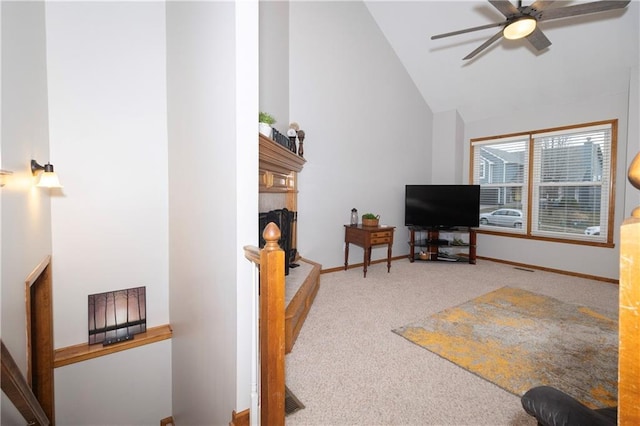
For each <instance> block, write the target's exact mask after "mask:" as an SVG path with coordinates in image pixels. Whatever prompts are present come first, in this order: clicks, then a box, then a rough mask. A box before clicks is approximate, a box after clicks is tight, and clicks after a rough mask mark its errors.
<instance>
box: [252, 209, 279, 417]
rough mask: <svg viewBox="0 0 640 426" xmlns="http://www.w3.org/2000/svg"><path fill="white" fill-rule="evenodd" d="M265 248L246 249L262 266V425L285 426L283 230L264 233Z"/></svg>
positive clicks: (271, 226) (269, 229) (270, 229)
mask: <svg viewBox="0 0 640 426" xmlns="http://www.w3.org/2000/svg"><path fill="white" fill-rule="evenodd" d="M262 236H263V238H264V240H265V242H266V243H265V246H264V248H263V249H261V250H259V249H258V248H256V247H252V246H247V247H245V248H244V251H245V257H246V258H247V259H249V260H251V261H252V262H254V263H256V264H258V265H260V284H259V289H260V290H259V291H260V293H259V294H260V296H259V342H260V343H259V348H260V349H259V350H260V395H259V400H260V424H263V425H269V426H280V425H284V415H285V406H284V400H285V382H284V363H285V276H284V251H283V250H282V249H281V248H280V246H279V245H278V240H279V239H280V229H278V227H277V226H276V224H274V223H273V222H271V223H269V224H268V225H267V226H266V227H265V229H264V232H263V233H262Z"/></svg>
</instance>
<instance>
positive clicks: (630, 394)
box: [618, 153, 640, 426]
mask: <svg viewBox="0 0 640 426" xmlns="http://www.w3.org/2000/svg"><path fill="white" fill-rule="evenodd" d="M629 181H630V182H631V184H632V185H633V186H634V187H636V188H638V189H640V153H639V154H638V155H636V157H635V159H634V160H633V161H632V162H631V166H630V167H629ZM619 298H620V311H619V343H620V347H619V353H618V424H619V425H621V426H626V425H637V424H640V207H636V208H635V209H634V210H633V212H632V213H631V217H629V218H627V219H626V220H625V221H624V222H623V224H622V227H621V229H620V289H619Z"/></svg>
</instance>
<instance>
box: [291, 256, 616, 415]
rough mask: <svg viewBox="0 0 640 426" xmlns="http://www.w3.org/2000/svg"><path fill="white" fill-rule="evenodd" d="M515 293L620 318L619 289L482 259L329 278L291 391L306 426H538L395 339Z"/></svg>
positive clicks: (302, 339) (490, 389) (295, 355)
mask: <svg viewBox="0 0 640 426" xmlns="http://www.w3.org/2000/svg"><path fill="white" fill-rule="evenodd" d="M504 286H510V287H517V288H523V289H525V290H529V291H533V292H536V293H540V294H545V295H548V296H551V297H554V298H557V299H559V300H562V301H565V302H567V303H575V304H581V305H585V306H593V307H600V308H603V309H607V310H613V311H617V305H618V286H617V285H614V284H608V283H603V282H600V281H593V280H586V279H581V278H576V277H571V276H565V275H560V274H554V273H549V272H543V271H533V272H530V271H524V270H520V269H517V268H514V267H512V266H509V265H503V264H499V263H495V262H489V261H485V260H479V261H478V263H477V264H476V265H468V264H462V263H455V264H451V263H447V262H442V263H438V262H433V263H429V262H420V263H419V262H416V263H409V261H408V260H398V261H395V262H393V264H392V267H391V272H390V273H387V270H386V265H384V264H375V265H372V266H371V267H370V268H369V271H368V273H367V278H363V277H362V270H361V269H357V268H354V269H349V270H348V271H340V272H333V273H330V274H323V275H322V276H321V284H320V290H319V292H318V295H317V297H316V300H315V302H314V304H313V306H312V308H311V310H310V312H309V315H308V317H307V320H306V322H305V324H304V326H303V328H302V331H301V333H300V335H299V337H298V340H297V341H296V344H295V346H294V348H293V351H292V352H291V353H290V354H288V355H287V357H286V377H287V378H286V382H287V386H288V387H289V389H291V391H292V392H293V393H294V394H295V395H296V396H297V397H298V399H300V400H301V401H302V403H303V404H304V405H305V408H304V409H302V410H300V411H297V412H296V413H293V414H291V415H289V416H287V417H286V424H287V425H289V426H296V425H324V426H347V425H371V426H373V425H531V426H534V425H535V424H536V422H535V421H534V420H533V419H532V418H530V417H529V416H528V415H526V413H524V411H523V410H522V408H521V405H520V399H519V398H518V397H517V396H515V395H513V394H511V393H509V392H507V391H504V390H502V389H501V388H499V387H498V386H496V385H494V384H492V383H489V382H488V381H486V380H484V379H482V378H480V377H478V376H476V375H474V374H473V373H470V372H468V371H466V370H464V369H462V368H460V367H458V366H456V365H454V364H452V363H451V362H449V361H447V360H445V359H443V358H441V357H439V356H438V355H435V354H433V353H431V352H429V351H426V350H424V349H423V348H420V347H419V346H417V345H413V344H410V343H408V342H407V341H406V340H405V339H404V338H402V337H400V336H398V335H397V334H395V333H393V332H392V331H391V330H393V329H395V328H398V327H400V326H402V325H405V324H408V323H411V322H415V321H417V320H419V319H422V318H425V317H426V316H428V315H431V314H434V313H437V312H440V311H442V310H444V309H446V308H449V307H452V306H456V305H459V304H461V303H463V302H465V301H467V300H470V299H473V298H475V297H478V296H480V295H482V294H485V293H488V292H490V291H493V290H496V289H498V288H501V287H504Z"/></svg>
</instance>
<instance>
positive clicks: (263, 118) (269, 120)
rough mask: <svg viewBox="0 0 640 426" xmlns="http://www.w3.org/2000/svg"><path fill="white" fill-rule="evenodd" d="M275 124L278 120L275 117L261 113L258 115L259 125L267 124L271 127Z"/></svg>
mask: <svg viewBox="0 0 640 426" xmlns="http://www.w3.org/2000/svg"><path fill="white" fill-rule="evenodd" d="M275 122H276V119H275V118H273V116H272V115H271V114H269V113H267V112H262V111H260V114H258V123H265V124H268V125H270V126H271V125H272V124H273V123H275Z"/></svg>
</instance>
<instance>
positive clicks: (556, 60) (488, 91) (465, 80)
mask: <svg viewBox="0 0 640 426" xmlns="http://www.w3.org/2000/svg"><path fill="white" fill-rule="evenodd" d="M365 3H366V5H367V7H368V8H369V11H370V12H371V14H372V15H373V17H374V19H375V20H376V22H377V23H378V25H379V27H380V29H381V30H382V32H383V33H384V34H385V36H386V37H387V39H388V40H389V43H390V44H391V46H392V47H393V49H394V50H395V51H396V53H397V55H398V57H399V58H400V60H401V61H402V63H403V64H404V66H405V67H406V69H407V71H408V73H409V74H410V76H411V77H412V79H413V80H414V82H415V84H416V86H417V87H418V90H420V92H421V93H422V96H423V97H424V99H425V100H426V102H427V104H428V105H429V106H430V107H431V109H432V110H433V112H434V113H438V112H444V111H451V110H454V109H455V110H458V112H459V113H460V115H461V116H462V118H463V120H465V121H466V122H473V121H476V120H482V119H485V118H488V117H493V116H502V115H505V114H508V113H509V112H511V111H514V110H518V109H523V108H526V109H530V108H531V107H532V105H533V106H536V105H541V106H543V105H545V104H562V103H565V102H571V103H574V102H576V101H578V102H579V101H580V100H581V99H585V100H586V99H589V98H592V97H593V96H594V95H595V96H600V95H606V94H609V93H621V92H625V91H626V90H627V87H628V83H629V73H630V72H632V71H633V72H638V51H639V49H640V48H639V44H640V32H639V31H640V30H639V28H640V18H639V16H640V14H639V9H640V2H639V1H638V0H632V1H631V3H630V4H629V5H628V6H627V7H626V8H625V9H622V10H617V11H608V12H602V13H596V14H591V15H584V16H577V17H572V18H565V19H557V20H551V21H544V22H540V23H539V27H540V29H541V30H543V31H544V34H545V35H546V36H547V38H549V40H550V41H551V42H552V45H551V46H550V47H549V48H547V49H545V50H544V51H541V52H536V50H535V49H534V48H532V47H531V46H530V45H529V42H528V41H526V40H515V41H513V40H512V41H510V40H505V39H500V40H499V41H497V42H496V43H494V44H493V45H491V46H490V47H489V48H487V49H486V50H484V51H483V52H482V53H480V54H479V55H477V56H476V57H475V58H473V59H471V60H466V61H463V60H462V58H463V57H465V56H466V55H467V54H468V53H470V52H471V51H473V50H474V49H475V48H477V47H478V46H480V45H481V44H482V43H483V42H484V41H485V40H487V39H488V38H490V37H491V36H493V35H494V34H496V33H497V32H498V31H499V30H500V29H501V28H500V27H497V28H490V29H485V30H480V31H475V32H471V33H466V34H461V35H457V36H452V37H448V38H443V39H439V40H431V39H430V37H431V36H432V35H435V34H441V33H447V32H451V31H456V30H460V29H464V28H468V27H476V26H480V25H485V24H490V23H494V22H500V21H503V20H504V19H505V18H504V15H502V14H501V13H500V12H499V11H498V10H497V9H496V8H495V7H493V6H492V5H491V4H490V3H489V2H488V1H486V0H480V1H425V0H422V1H420V0H419V1H406V2H405V1H378V0H366V1H365ZM522 3H523V5H529V4H531V3H533V1H523V2H522ZM578 3H588V1H557V2H555V3H554V4H553V5H552V6H550V7H563V6H568V5H573V4H578ZM513 4H514V5H517V1H516V0H513Z"/></svg>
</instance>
